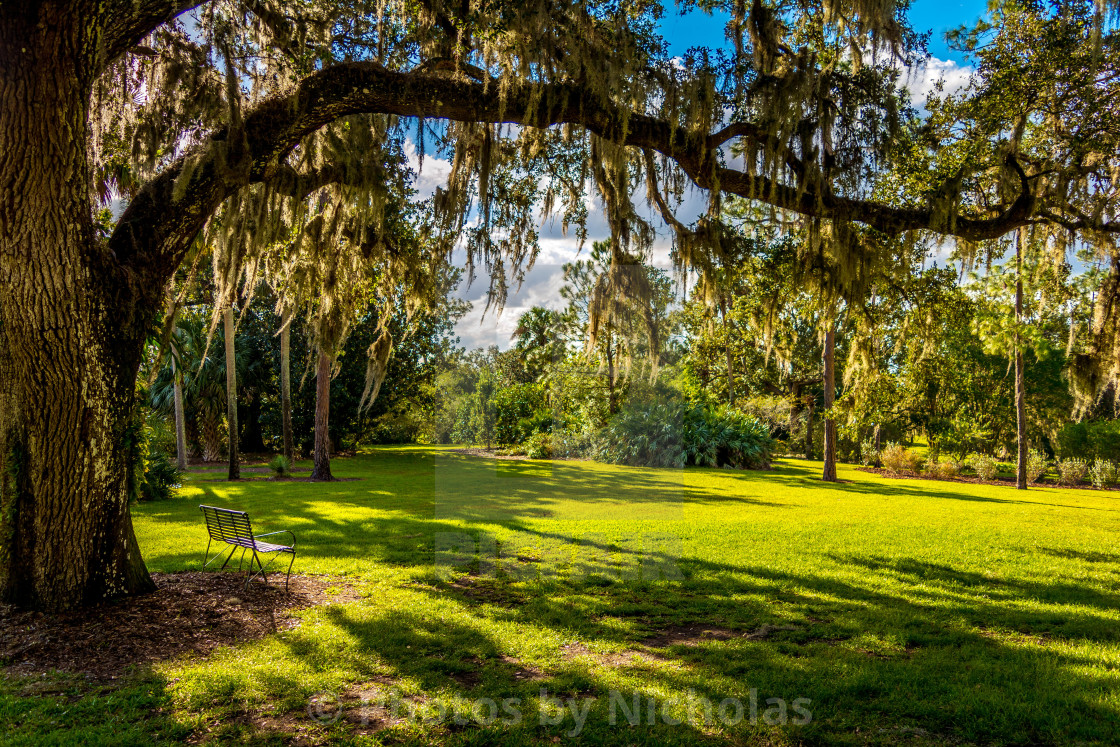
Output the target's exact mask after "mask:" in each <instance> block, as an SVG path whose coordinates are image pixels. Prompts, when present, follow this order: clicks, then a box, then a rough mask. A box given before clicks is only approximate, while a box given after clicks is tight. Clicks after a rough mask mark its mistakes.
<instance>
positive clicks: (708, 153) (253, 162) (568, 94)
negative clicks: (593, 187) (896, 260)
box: [110, 62, 1034, 279]
mask: <svg viewBox="0 0 1120 747" xmlns="http://www.w3.org/2000/svg"><path fill="white" fill-rule="evenodd" d="M358 113H382V114H396V115H399V116H423V117H425V118H442V119H451V120H459V121H467V122H506V123H515V124H519V125H522V126H527V127H537V128H546V127H550V126H553V125H558V124H564V123H572V124H578V125H582V126H583V127H586V128H587V129H588V130H590V131H591V132H594V133H595V134H597V135H599V136H600V137H603V138H606V139H609V140H612V141H615V142H619V143H623V144H626V145H630V146H635V147H639V148H646V149H650V150H654V151H657V152H660V153H662V154H663V155H665V156H668V157H669V158H671V159H673V160H674V161H675V162H676V163H677V164H678V165H679V166H680V168H681V169H682V170H683V171H684V172H685V173H686V174H687V175H688V176H689V178H690V179H691V180H692V181H693V182H694V183H695V184H697V185H698V186H700V187H703V188H705V189H721V190H723V191H724V192H728V193H732V194H736V195H739V196H742V197H746V198H750V199H754V200H759V201H762V202H766V203H769V204H771V205H773V206H775V207H777V208H780V209H782V210H790V211H793V212H796V213H800V214H803V215H807V216H814V217H818V218H822V219H842V220H847V221H855V222H859V223H863V224H865V225H868V226H871V227H873V228H876V229H878V230H880V231H883V232H886V233H890V234H896V233H900V232H904V231H911V230H919V229H925V230H930V231H934V232H938V233H941V234H945V235H953V236H957V237H960V238H964V239H968V240H972V241H979V240H984V239H992V238H996V237H999V236H1002V235H1003V234H1005V233H1007V232H1008V231H1010V230H1013V229H1015V228H1017V227H1019V226H1022V225H1025V224H1026V223H1027V222H1028V221H1029V220H1030V219H1031V218H1032V212H1033V210H1034V198H1033V197H1032V196H1031V194H1030V191H1029V188H1027V187H1024V191H1023V193H1022V194H1021V195H1020V196H1019V198H1018V199H1016V200H1015V202H1014V203H1013V204H1012V205H1011V206H1009V207H1007V208H1006V209H1004V210H1003V211H1002V212H1001V213H999V214H998V215H995V216H994V217H973V216H969V215H950V216H948V217H942V216H940V215H939V214H938V211H936V210H935V209H934V208H933V207H932V206H927V207H896V206H892V205H889V204H885V203H881V202H875V201H871V200H862V199H853V198H847V197H843V196H840V195H836V194H833V193H831V192H828V191H827V190H826V188H824V187H821V186H819V185H816V186H812V185H811V186H809V187H805V188H799V187H798V186H797V185H796V184H788V183H784V182H781V181H779V180H777V179H775V178H772V177H770V176H767V175H764V174H756V173H751V172H749V171H740V170H737V169H732V168H728V167H726V166H723V165H721V160H720V156H719V152H718V147H719V146H720V145H721V144H722V143H724V142H726V141H727V139H728V138H730V137H744V136H746V137H752V136H757V135H758V133H757V131H754V130H752V126H751V125H749V124H733V125H730V126H729V127H728V128H724V130H722V131H721V132H719V133H717V134H715V135H712V136H704V135H702V134H697V133H690V132H688V131H687V130H685V129H683V128H681V127H675V126H671V125H670V123H668V122H666V121H663V120H660V119H656V118H653V117H649V116H646V115H642V114H635V113H630V112H627V111H624V110H623V109H621V108H619V107H616V106H614V105H613V104H612V103H610V102H607V101H603V100H601V99H599V98H597V97H596V96H594V95H593V94H591V93H590V92H588V91H587V90H585V89H583V88H581V87H579V86H578V85H576V84H568V83H544V84H525V85H522V86H520V87H518V88H515V89H513V90H512V91H509V92H508V94H507V95H506V96H505V98H504V99H503V98H501V97H500V95H499V92H498V87H497V86H490V87H486V86H484V85H482V84H480V83H477V82H474V81H470V80H464V79H462V78H451V77H448V76H444V75H432V74H424V73H417V72H411V73H401V72H395V71H391V70H389V69H387V68H385V67H383V66H381V65H379V64H377V63H375V62H353V63H343V64H338V65H333V66H331V67H329V68H326V69H325V70H322V71H320V72H317V73H315V74H313V75H311V76H309V77H308V78H306V79H304V80H303V81H302V83H301V84H300V85H299V86H298V87H297V88H296V89H295V90H294V91H292V92H291V93H289V94H286V95H282V96H277V97H274V98H271V99H268V100H266V101H264V102H262V103H261V104H259V105H258V106H257V107H256V108H255V109H253V110H251V111H249V112H247V113H246V114H245V117H244V125H243V126H244V137H245V142H246V143H247V144H248V152H247V153H246V155H245V157H244V159H242V162H240V163H238V164H229V163H228V162H227V161H228V153H227V152H226V147H225V140H226V137H227V133H226V131H224V130H219V131H216V132H215V133H213V134H212V136H211V138H210V140H209V141H208V142H207V143H205V144H203V145H202V146H200V147H199V148H197V149H196V150H195V151H193V152H192V153H190V154H187V155H186V156H184V157H183V158H181V159H179V160H178V161H177V162H175V163H174V164H172V165H171V166H170V167H169V168H168V169H167V170H165V171H164V172H163V173H161V174H160V175H159V176H158V177H156V178H155V179H153V180H152V181H151V182H150V183H149V184H147V185H146V186H145V187H144V188H143V189H142V190H141V191H140V193H139V194H138V195H137V197H136V198H135V199H134V200H133V201H132V203H131V205H130V206H129V207H128V209H127V210H126V211H125V213H124V215H123V216H122V217H121V220H120V222H119V224H118V226H117V229H116V231H115V232H114V233H113V236H112V237H111V239H110V247H111V248H112V249H113V251H114V252H115V253H116V256H117V259H118V261H120V262H122V263H125V264H126V265H127V266H128V267H130V268H131V269H132V270H133V271H136V272H140V273H141V274H142V275H144V276H145V277H150V278H154V279H159V278H164V277H166V276H167V274H168V273H169V272H171V271H172V270H173V269H174V267H175V266H176V265H177V264H178V262H179V260H180V258H181V256H182V253H183V252H184V251H185V250H186V247H187V246H188V245H189V242H190V241H191V240H192V239H193V237H194V236H195V234H196V233H197V232H198V230H199V229H200V228H201V227H202V225H203V224H204V223H205V221H206V219H207V217H208V216H209V215H210V214H211V213H212V212H213V211H214V210H215V209H216V208H217V207H218V205H219V204H220V203H221V201H222V200H223V199H225V198H226V197H227V196H228V195H230V194H232V193H233V192H234V191H235V190H237V189H240V188H241V187H243V186H245V185H246V184H247V183H250V182H257V181H267V180H270V179H273V178H276V177H278V176H281V177H283V175H284V174H285V172H284V167H283V164H284V161H285V159H286V158H287V156H288V155H289V153H291V151H292V149H293V148H294V147H295V146H296V145H297V144H298V143H299V142H300V140H301V139H303V138H304V137H305V136H306V135H308V134H310V133H311V132H314V131H315V130H318V129H319V128H321V127H323V126H324V125H326V124H328V123H329V122H331V121H333V120H335V119H338V118H340V117H344V116H347V115H351V114H358ZM188 159H190V160H193V161H194V164H193V168H192V169H191V170H190V177H189V183H188V184H186V185H180V186H179V188H178V189H176V188H175V183H176V181H177V180H178V179H179V177H180V176H181V175H182V174H183V172H184V165H185V163H186V162H187V160H188ZM1014 165H1017V164H1014ZM283 178H287V177H283Z"/></svg>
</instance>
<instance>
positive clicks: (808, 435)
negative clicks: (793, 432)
mask: <svg viewBox="0 0 1120 747" xmlns="http://www.w3.org/2000/svg"><path fill="white" fill-rule="evenodd" d="M813 451H814V450H813V395H811V394H810V395H808V396H807V397H806V398H805V458H806V459H812V458H813Z"/></svg>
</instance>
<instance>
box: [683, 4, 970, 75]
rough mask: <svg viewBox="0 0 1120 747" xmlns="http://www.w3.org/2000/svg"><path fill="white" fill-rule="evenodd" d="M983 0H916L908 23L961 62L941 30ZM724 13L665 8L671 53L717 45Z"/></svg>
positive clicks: (935, 48) (936, 51) (962, 20)
mask: <svg viewBox="0 0 1120 747" xmlns="http://www.w3.org/2000/svg"><path fill="white" fill-rule="evenodd" d="M987 9H988V3H987V0H916V2H914V4H913V5H911V6H910V12H909V17H910V23H911V25H912V26H913V27H914V29H915V30H916V31H919V32H926V31H932V32H933V35H932V37H931V38H930V42H929V51H930V54H932V55H933V56H934V57H936V58H938V59H941V60H954V61H956V62H958V63H963V62H964V60H962V59H960V55H959V54H958V53H956V52H953V51H951V50H950V49H949V48H948V47H947V46H946V45H945V32H946V31H948V30H950V29H953V28H956V27H958V26H961V25H963V24H971V23H972V22H973V21H975V20H976V19H977V18H979V17H980V16H982V15H984V14H985V13H986V12H987ZM726 21H727V16H714V17H713V16H709V15H707V14H705V13H701V12H699V11H694V12H692V13H687V14H681V13H680V12H678V11H677V9H676V8H672V9H670V10H668V11H667V13H666V17H665V21H664V22H663V24H662V28H663V29H664V34H665V37H666V39H667V40H668V41H669V48H670V52H672V54H675V55H677V54H683V53H684V52H685V50H687V49H688V48H689V47H696V46H708V47H713V46H719V45H722V44H723V42H724V37H723V28H724V23H725V22H726Z"/></svg>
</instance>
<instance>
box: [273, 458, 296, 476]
mask: <svg viewBox="0 0 1120 747" xmlns="http://www.w3.org/2000/svg"><path fill="white" fill-rule="evenodd" d="M268 467H269V469H271V470H272V474H274V475H276V476H277V477H288V476H290V475H291V474H292V472H291V470H292V462H291V460H290V459H288V457H286V456H284V455H283V454H277V455H276V456H274V457H273V458H272V461H270V462H269V463H268Z"/></svg>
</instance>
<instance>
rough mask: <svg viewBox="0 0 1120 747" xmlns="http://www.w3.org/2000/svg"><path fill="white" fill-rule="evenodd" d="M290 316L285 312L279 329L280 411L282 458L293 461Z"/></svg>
mask: <svg viewBox="0 0 1120 747" xmlns="http://www.w3.org/2000/svg"><path fill="white" fill-rule="evenodd" d="M291 358H292V316H291V313H290V312H285V314H284V318H283V319H282V320H281V327H280V411H281V421H282V426H281V427H282V430H283V433H284V456H285V457H287V459H288V461H289V462H293V461H295V449H294V448H293V447H292V362H291Z"/></svg>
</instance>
